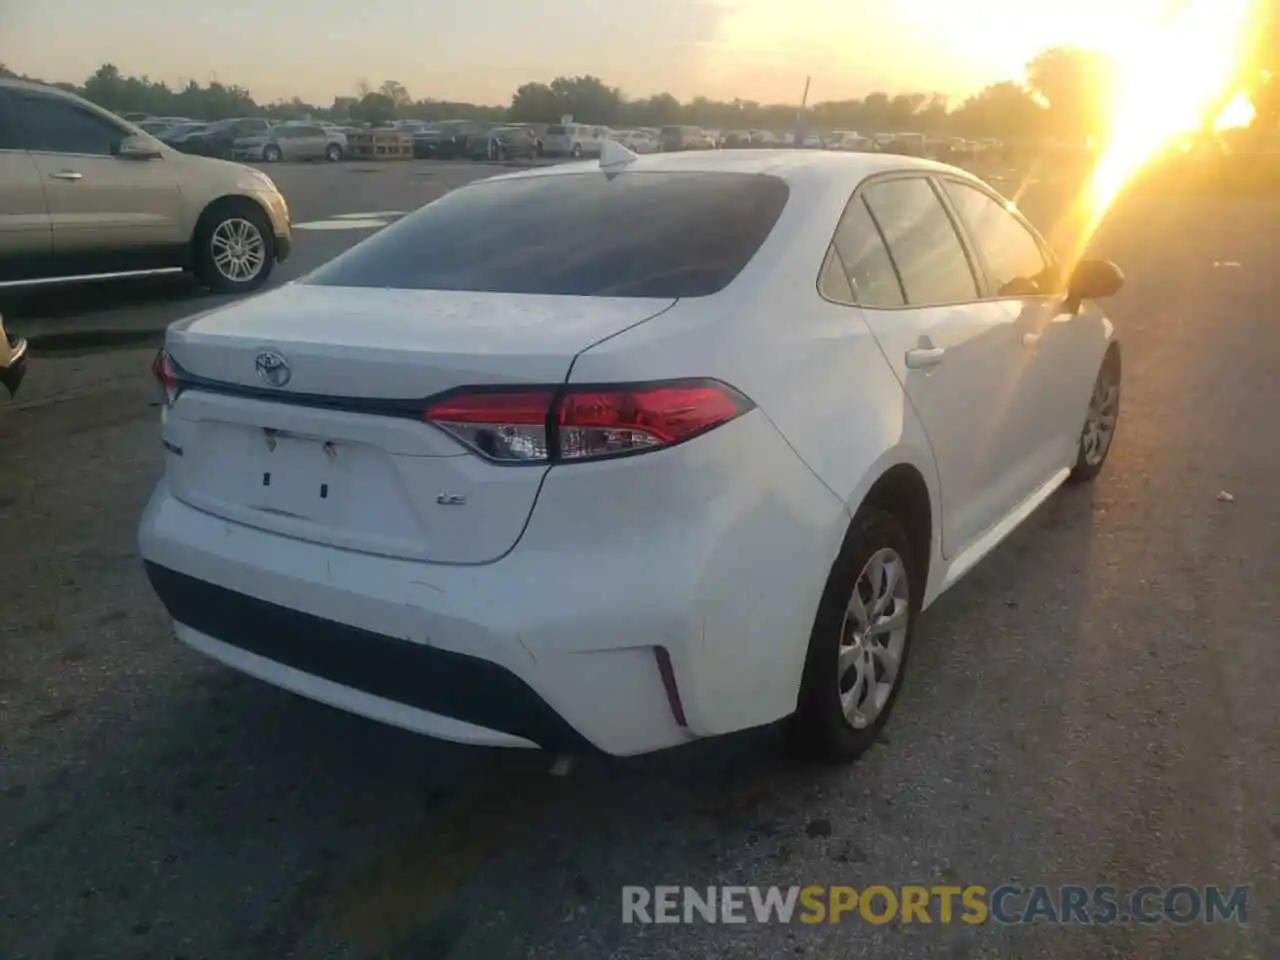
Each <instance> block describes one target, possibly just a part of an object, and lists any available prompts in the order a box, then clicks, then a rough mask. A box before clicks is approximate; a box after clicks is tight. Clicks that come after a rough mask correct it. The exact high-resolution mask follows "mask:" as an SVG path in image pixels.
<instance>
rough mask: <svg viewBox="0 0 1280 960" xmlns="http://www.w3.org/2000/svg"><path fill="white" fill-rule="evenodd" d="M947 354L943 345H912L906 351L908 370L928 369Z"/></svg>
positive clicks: (938, 362)
mask: <svg viewBox="0 0 1280 960" xmlns="http://www.w3.org/2000/svg"><path fill="white" fill-rule="evenodd" d="M946 355H947V350H946V348H945V347H914V348H913V349H911V350H908V351H907V369H908V370H929V369H931V368H933V367H936V366H937V365H938V364H940V363H941V362H942V358H943V357H945V356H946Z"/></svg>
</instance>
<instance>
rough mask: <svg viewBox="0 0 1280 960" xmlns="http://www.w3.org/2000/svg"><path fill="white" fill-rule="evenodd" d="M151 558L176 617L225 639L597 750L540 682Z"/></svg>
mask: <svg viewBox="0 0 1280 960" xmlns="http://www.w3.org/2000/svg"><path fill="white" fill-rule="evenodd" d="M144 565H145V567H146V571H147V579H148V580H150V581H151V586H152V588H153V589H154V590H155V592H156V595H157V596H158V597H159V598H160V602H161V603H163V604H164V606H165V609H167V610H168V611H169V616H171V617H172V618H173V619H174V620H176V621H177V622H178V623H181V624H183V625H184V626H187V627H190V628H191V629H192V630H197V631H199V632H200V633H203V634H205V635H207V636H210V637H213V638H214V639H215V640H220V641H222V642H223V643H226V644H230V645H231V646H234V647H238V648H240V649H241V650H246V651H248V652H249V653H254V654H257V655H258V656H260V657H265V658H266V659H268V660H273V661H275V662H276V663H280V664H284V665H285V666H288V667H293V668H294V669H295V670H301V671H302V672H303V673H309V674H312V675H313V676H317V677H320V678H322V679H325V680H329V681H332V682H333V683H340V684H342V685H343V686H347V687H351V688H352V689H355V690H361V691H363V692H365V693H370V694H373V695H374V696H377V697H382V698H384V699H386V700H391V701H394V702H396V703H402V704H405V705H406V706H410V707H417V708H418V709H420V710H427V711H430V712H431V713H437V714H440V715H441V716H445V717H452V718H454V719H455V720H462V721H465V722H466V723H473V724H476V725H477V726H480V727H486V728H488V729H490V730H498V731H501V732H503V733H510V734H513V735H515V736H517V737H524V738H525V739H526V740H531V741H533V742H534V743H536V744H538V745H539V746H541V747H545V748H547V749H550V750H572V751H575V752H579V751H584V752H594V751H595V748H594V747H592V746H591V745H590V744H589V743H588V741H587V740H586V739H585V738H584V737H583V736H582V735H581V734H580V733H578V732H577V731H576V730H574V729H573V727H571V726H570V725H569V723H568V721H566V720H565V719H564V718H563V717H561V716H560V715H559V714H558V713H556V712H555V711H554V710H553V709H552V708H551V706H550V705H549V704H548V703H547V702H546V701H545V700H543V699H542V698H541V697H540V696H538V694H537V693H535V692H534V690H533V688H532V687H530V686H529V685H528V684H527V683H525V682H524V681H523V680H521V679H520V678H519V677H517V676H516V675H515V674H514V673H512V672H511V671H509V670H507V669H506V668H505V667H501V666H499V665H498V664H496V663H492V662H490V661H488V660H481V659H479V658H478V657H470V656H467V655H465V654H461V653H454V652H452V651H449V650H440V649H438V648H436V647H428V646H423V645H422V644H418V643H411V642H409V641H407V640H399V639H396V638H395V637H388V636H385V635H383V634H379V633H373V632H372V631H368V630H361V629H359V628H357V627H349V626H347V625H345V624H341V623H337V622H336V621H333V620H326V619H324V618H322V617H316V616H312V615H311V614H308V613H301V612H299V611H297V610H290V609H289V608H287V607H282V606H279V605H277V604H274V603H268V602H267V601H265V600H259V599H258V598H256V597H250V596H247V595H246V594H243V593H237V592H236V591H234V590H228V589H226V588H225V587H219V586H216V585H214V584H211V583H205V582H204V581H202V580H197V579H195V578H194V577H189V576H187V575H186V574H183V573H178V572H177V571H176V570H171V569H169V568H168V567H162V566H160V565H158V564H155V563H151V562H149V561H146V562H144Z"/></svg>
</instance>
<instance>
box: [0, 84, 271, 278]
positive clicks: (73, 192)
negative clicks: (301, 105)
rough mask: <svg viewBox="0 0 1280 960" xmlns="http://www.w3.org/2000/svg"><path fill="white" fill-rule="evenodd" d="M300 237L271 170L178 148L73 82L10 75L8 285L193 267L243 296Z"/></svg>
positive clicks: (3, 129) (2, 267)
mask: <svg viewBox="0 0 1280 960" xmlns="http://www.w3.org/2000/svg"><path fill="white" fill-rule="evenodd" d="M291 243H292V232H291V230H290V225H289V208H288V207H287V206H286V205H285V201H284V197H283V196H281V195H280V191H279V190H278V189H277V188H276V185H275V184H274V183H273V182H272V181H271V178H270V177H268V176H267V175H266V174H264V173H261V172H260V171H257V170H254V169H252V168H250V167H245V166H241V165H239V164H235V163H228V162H226V161H223V160H214V159H211V158H208V157H195V156H188V155H186V154H182V153H179V152H178V151H176V150H172V149H170V148H169V147H167V146H165V145H164V144H162V143H161V142H160V141H159V140H157V139H155V138H154V137H152V136H150V135H149V134H147V133H144V132H143V131H142V130H140V129H139V128H138V127H135V126H133V125H132V124H130V123H127V122H126V121H124V120H121V119H120V118H119V117H117V116H116V115H115V114H112V113H109V112H108V111H106V110H103V109H102V108H101V107H97V106H95V105H94V104H92V103H89V102H88V101H87V100H84V99H82V98H80V97H77V96H75V95H74V94H71V93H67V92H66V91H64V90H61V89H58V88H54V87H46V86H43V85H41V84H35V83H26V82H23V81H18V80H0V288H3V287H10V286H28V285H34V284H46V283H59V282H63V281H73V280H88V279H107V278H111V277H116V276H127V275H131V274H135V273H153V272H161V271H171V270H189V271H191V272H192V273H194V274H195V275H196V276H197V277H198V278H199V279H200V280H201V281H202V282H203V283H204V284H205V285H206V286H208V287H210V288H212V289H214V290H217V291H219V292H223V293H237V292H243V291H249V290H254V289H256V288H257V287H259V286H261V285H262V284H263V283H265V282H266V280H267V277H268V276H269V275H270V274H271V270H272V268H273V267H274V266H275V264H276V262H277V261H280V260H283V259H284V258H285V257H286V256H288V254H289V248H290V245H291Z"/></svg>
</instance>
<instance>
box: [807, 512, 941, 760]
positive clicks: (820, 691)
mask: <svg viewBox="0 0 1280 960" xmlns="http://www.w3.org/2000/svg"><path fill="white" fill-rule="evenodd" d="M924 569H925V567H924V566H923V565H921V564H918V563H916V562H915V561H914V558H913V556H912V551H911V541H910V538H909V537H908V536H907V532H906V530H905V529H904V528H903V526H902V524H901V523H900V522H899V521H898V520H897V519H896V518H895V517H894V516H893V515H892V514H889V513H886V512H885V511H883V510H880V509H877V508H874V507H866V506H864V507H863V508H862V509H860V510H859V511H858V513H857V515H856V516H855V517H854V519H853V523H852V524H851V525H850V527H849V532H848V534H847V535H846V536H845V541H844V544H843V546H842V547H841V549H840V555H839V556H838V557H837V558H836V562H835V564H834V565H833V566H832V568H831V573H830V575H829V576H828V578H827V584H826V588H825V589H824V590H823V594H822V599H821V601H820V602H819V606H818V613H817V616H816V617H815V618H814V624H813V633H812V635H811V637H810V638H809V650H808V653H807V655H806V657H805V665H804V674H803V679H802V680H801V684H800V695H799V697H798V699H797V702H796V712H795V713H794V714H793V715H792V716H791V718H790V721H789V723H788V728H787V729H788V740H789V746H790V748H791V751H792V752H793V753H796V754H798V755H800V756H803V757H807V758H811V759H817V760H824V761H836V762H848V761H851V760H854V759H856V758H857V757H859V756H861V755H862V754H863V753H865V752H866V751H867V750H868V749H869V748H870V747H871V745H872V744H873V743H875V741H876V737H877V736H879V733H880V731H881V730H882V729H883V728H884V725H885V723H887V722H888V720H889V714H890V713H891V712H892V710H893V706H894V704H895V703H896V702H897V699H898V693H899V692H900V691H901V690H902V682H903V678H904V677H905V675H906V668H907V659H908V655H909V654H910V651H911V638H912V635H913V633H914V632H915V625H916V619H917V618H918V616H919V613H920V604H921V600H922V597H923V593H924V587H925V583H924V580H925V578H924V575H923V572H922V571H923V570H924Z"/></svg>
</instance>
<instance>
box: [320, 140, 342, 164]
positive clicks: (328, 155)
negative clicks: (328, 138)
mask: <svg viewBox="0 0 1280 960" xmlns="http://www.w3.org/2000/svg"><path fill="white" fill-rule="evenodd" d="M324 158H325V159H326V160H328V161H329V162H330V163H337V162H338V161H339V160H341V159H342V147H340V146H339V145H338V144H336V143H331V144H329V146H327V147H325V150H324Z"/></svg>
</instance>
